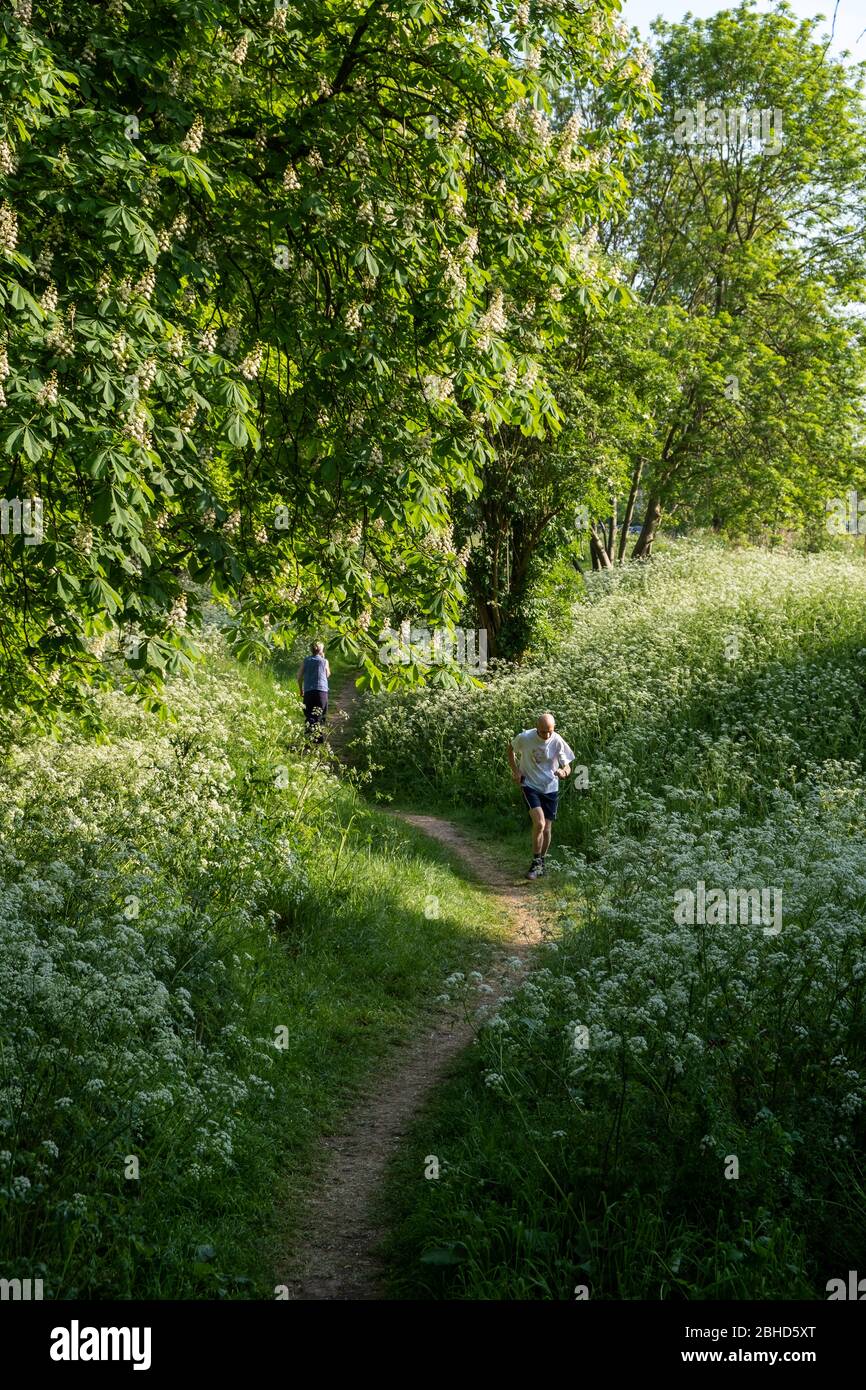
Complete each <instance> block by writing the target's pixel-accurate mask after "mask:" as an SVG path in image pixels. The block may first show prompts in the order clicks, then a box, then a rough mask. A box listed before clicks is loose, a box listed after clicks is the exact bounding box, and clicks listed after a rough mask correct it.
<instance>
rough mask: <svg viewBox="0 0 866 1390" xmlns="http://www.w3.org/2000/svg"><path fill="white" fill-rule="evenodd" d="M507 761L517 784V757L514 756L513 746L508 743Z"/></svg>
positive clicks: (518, 769) (518, 779)
mask: <svg viewBox="0 0 866 1390" xmlns="http://www.w3.org/2000/svg"><path fill="white" fill-rule="evenodd" d="M508 761H509V763H510V764H511V776H512V777H513V778H514V781H515V782H517V783H518V784H519V783H520V768H519V767H518V766H517V759H516V758H515V756H514V748H513V747H512V745H511V744H510V743H509V745H508Z"/></svg>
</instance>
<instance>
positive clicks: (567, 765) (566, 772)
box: [556, 743, 574, 782]
mask: <svg viewBox="0 0 866 1390" xmlns="http://www.w3.org/2000/svg"><path fill="white" fill-rule="evenodd" d="M569 753H571V756H572V758H573V757H574V754H573V753H572V752H571V749H570V748H569V747H568V744H567V743H566V745H565V748H564V749H563V750H562V751H561V752H560V755H559V756H560V758H561V759H562V758H564V759H565V761H564V762H560V765H559V767H558V768H557V769H556V775H557V777H558V778H559V780H560V781H561V782H564V781H565V779H566V777H570V776H571V762H570V761H569V758H568V754H569Z"/></svg>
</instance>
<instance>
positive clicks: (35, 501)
mask: <svg viewBox="0 0 866 1390" xmlns="http://www.w3.org/2000/svg"><path fill="white" fill-rule="evenodd" d="M44 534H45V533H44V530H43V526H42V498H41V497H25V498H24V499H23V501H22V499H21V498H20V497H13V498H11V499H10V498H7V497H0V536H9V535H12V536H23V537H24V544H25V545H38V544H39V543H40V541H41V540H42V539H43V536H44Z"/></svg>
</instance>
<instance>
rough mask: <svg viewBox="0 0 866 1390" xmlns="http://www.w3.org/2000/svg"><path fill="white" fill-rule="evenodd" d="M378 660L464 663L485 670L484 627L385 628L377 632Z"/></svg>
mask: <svg viewBox="0 0 866 1390" xmlns="http://www.w3.org/2000/svg"><path fill="white" fill-rule="evenodd" d="M379 641H380V643H381V646H380V647H379V660H380V661H381V663H382V665H383V666H398V665H403V666H408V665H409V663H410V662H415V663H416V664H417V665H419V666H451V665H454V666H464V667H466V668H467V669H468V670H470V671H485V670H486V669H487V629H486V628H483V627H482V628H462V627H455V628H446V627H436V628H429V627H412V626H410V624H409V623H408V622H403V623H401V624H400V627H399V630H398V629H396V628H393V627H385V628H383V629H382V631H381V632H380V634H379Z"/></svg>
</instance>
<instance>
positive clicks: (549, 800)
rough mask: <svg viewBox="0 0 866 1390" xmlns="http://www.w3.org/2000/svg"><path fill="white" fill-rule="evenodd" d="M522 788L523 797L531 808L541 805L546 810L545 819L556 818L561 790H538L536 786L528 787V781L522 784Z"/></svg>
mask: <svg viewBox="0 0 866 1390" xmlns="http://www.w3.org/2000/svg"><path fill="white" fill-rule="evenodd" d="M520 790H521V791H522V792H523V799H524V801H525V802H526V804H527V806H529V807H530V809H531V810H534V809H535V807H536V806H540V807H541V809H542V811H543V812H544V819H545V820H556V806H557V802H558V801H559V792H558V791H555V792H537V791H536V790H535V788H534V787H527V785H526V783H525V782H523V783H522V784H521V788H520Z"/></svg>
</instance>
